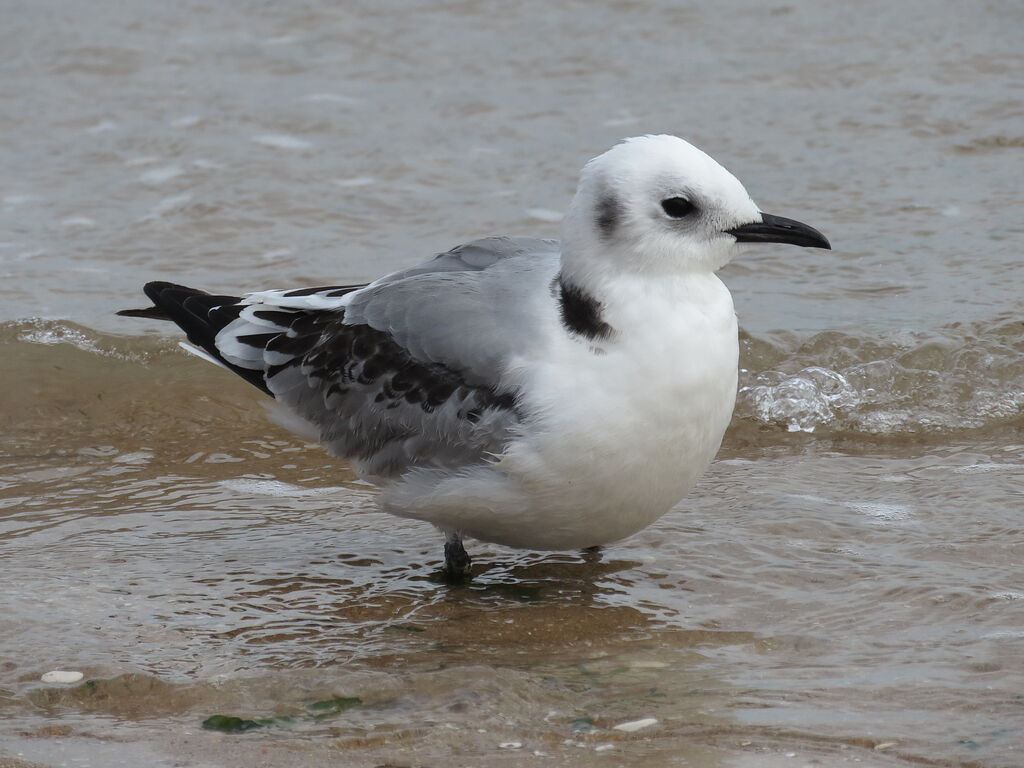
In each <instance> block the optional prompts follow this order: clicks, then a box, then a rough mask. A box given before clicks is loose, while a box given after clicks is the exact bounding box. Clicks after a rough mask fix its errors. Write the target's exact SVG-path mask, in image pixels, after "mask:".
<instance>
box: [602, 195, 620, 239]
mask: <svg viewBox="0 0 1024 768" xmlns="http://www.w3.org/2000/svg"><path fill="white" fill-rule="evenodd" d="M622 214H623V211H622V205H621V204H620V203H619V200H618V198H617V197H615V195H613V194H611V193H610V192H605V193H604V194H602V195H601V196H600V197H599V198H598V199H597V218H596V222H597V228H598V230H599V231H600V232H601V235H602V236H603V237H604V238H605V239H608V238H610V237H611V236H612V235H614V234H615V230H616V228H617V227H618V226H619V222H620V221H621V219H622Z"/></svg>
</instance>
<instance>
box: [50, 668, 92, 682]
mask: <svg viewBox="0 0 1024 768" xmlns="http://www.w3.org/2000/svg"><path fill="white" fill-rule="evenodd" d="M83 677H85V675H83V674H82V673H81V672H71V671H69V670H66V669H55V670H53V671H52V672H46V673H44V674H43V676H42V677H40V678H39V679H40V680H42V681H43V682H44V683H77V682H78V681H79V680H81V679H82V678H83Z"/></svg>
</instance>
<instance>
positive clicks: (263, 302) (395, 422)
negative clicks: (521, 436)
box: [215, 238, 559, 476]
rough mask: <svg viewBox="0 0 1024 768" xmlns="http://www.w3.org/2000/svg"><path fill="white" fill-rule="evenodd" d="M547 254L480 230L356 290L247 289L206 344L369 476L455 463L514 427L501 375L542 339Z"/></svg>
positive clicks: (490, 449) (492, 447) (525, 241)
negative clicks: (255, 375)
mask: <svg viewBox="0 0 1024 768" xmlns="http://www.w3.org/2000/svg"><path fill="white" fill-rule="evenodd" d="M558 259H559V250H558V243H557V242H556V241H550V240H536V239H531V238H489V239H486V240H477V241H474V242H472V243H468V244H466V245H462V246H459V247H457V248H455V249H453V250H451V251H449V252H447V253H444V254H441V255H439V256H437V257H436V258H434V259H432V260H431V261H429V262H427V263H425V264H422V265H420V266H417V267H413V268H410V269H407V270H403V271H401V272H396V273H394V274H391V275H388V276H387V277H384V278H382V279H380V280H378V281H376V282H374V283H371V284H370V285H368V286H366V287H364V288H359V289H355V290H353V289H351V288H348V289H346V288H326V289H322V290H312V289H304V290H300V291H265V292H262V293H258V294H252V295H250V296H249V297H247V298H246V299H244V300H242V302H240V303H239V305H237V306H239V307H240V310H239V312H238V315H237V317H236V318H235V319H234V320H232V321H231V322H230V323H228V324H227V325H225V326H224V327H223V328H222V329H221V330H220V331H219V332H218V333H217V335H216V339H215V346H216V350H217V352H218V353H219V356H220V357H222V358H223V359H224V360H225V361H226V362H228V363H229V364H230V365H231V366H234V367H237V368H242V369H245V370H247V371H254V372H259V373H261V374H262V378H263V381H264V383H265V388H266V390H267V391H269V392H270V393H271V394H272V395H273V396H274V397H275V398H276V399H277V400H278V401H279V402H280V403H282V404H284V405H286V406H288V408H289V409H290V410H291V411H292V412H294V413H295V414H296V415H298V416H299V417H300V418H301V419H303V420H304V421H305V422H307V423H309V424H311V425H312V426H313V427H314V428H315V430H316V432H317V434H318V435H319V437H320V440H321V441H322V442H324V443H325V444H326V445H327V446H328V448H329V450H330V451H331V452H332V453H334V454H335V455H339V456H345V457H349V458H351V459H354V460H355V461H356V462H357V464H358V468H359V469H360V470H361V471H362V472H363V473H364V474H366V475H371V476H390V475H394V474H397V473H401V472H403V471H404V470H406V469H408V468H409V467H411V466H433V467H436V466H443V467H449V468H454V467H459V466H464V465H466V464H469V463H473V462H477V461H481V460H484V459H485V458H486V457H487V456H488V455H491V454H498V453H500V452H501V450H502V448H503V446H504V444H505V443H506V441H507V440H508V438H509V437H510V435H511V434H513V432H514V430H515V428H516V425H517V424H518V423H519V420H520V413H519V411H518V410H517V393H516V391H515V389H514V387H513V386H511V385H510V383H509V382H507V381H506V380H505V378H504V376H503V374H504V372H505V369H506V365H507V363H508V361H510V360H511V359H513V358H515V357H516V355H518V354H520V353H522V352H523V351H524V350H526V349H528V348H529V347H530V346H531V345H533V344H537V343H540V332H541V327H542V325H541V324H542V321H543V315H544V313H546V312H554V311H555V310H554V303H553V300H552V298H551V295H550V291H549V290H548V288H549V286H550V284H551V281H552V280H553V279H554V277H555V275H556V273H557V270H558V263H559V262H558Z"/></svg>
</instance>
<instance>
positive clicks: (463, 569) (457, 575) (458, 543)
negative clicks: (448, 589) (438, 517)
mask: <svg viewBox="0 0 1024 768" xmlns="http://www.w3.org/2000/svg"><path fill="white" fill-rule="evenodd" d="M472 564H473V561H472V560H470V559H469V555H468V554H466V548H465V547H463V546H462V536H460V535H459V534H458V533H457V532H455V531H448V532H447V533H445V542H444V572H445V575H446V576H447V577H448V578H449V579H450V580H452V581H463V580H464V579H468V578H469V575H470V574H469V566H470V565H472Z"/></svg>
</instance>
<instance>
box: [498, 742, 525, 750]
mask: <svg viewBox="0 0 1024 768" xmlns="http://www.w3.org/2000/svg"><path fill="white" fill-rule="evenodd" d="M498 746H499V747H500V748H501V749H522V748H523V742H521V741H503V742H501V744H499V745H498Z"/></svg>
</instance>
